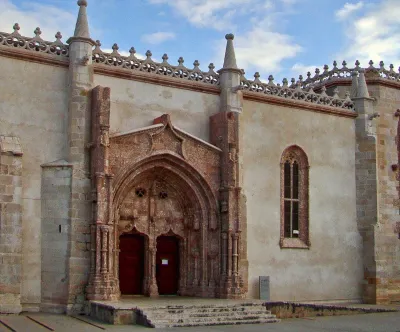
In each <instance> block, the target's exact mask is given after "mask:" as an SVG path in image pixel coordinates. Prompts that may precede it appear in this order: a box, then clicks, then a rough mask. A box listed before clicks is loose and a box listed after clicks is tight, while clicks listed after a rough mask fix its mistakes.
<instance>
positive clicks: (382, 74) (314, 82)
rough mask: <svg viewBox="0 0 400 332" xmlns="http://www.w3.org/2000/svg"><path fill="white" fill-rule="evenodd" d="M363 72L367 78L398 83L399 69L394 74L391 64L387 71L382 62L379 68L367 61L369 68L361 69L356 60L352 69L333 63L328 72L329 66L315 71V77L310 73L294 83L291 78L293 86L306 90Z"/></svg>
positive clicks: (345, 63) (399, 78)
mask: <svg viewBox="0 0 400 332" xmlns="http://www.w3.org/2000/svg"><path fill="white" fill-rule="evenodd" d="M363 69H364V70H365V72H366V77H367V78H372V77H373V78H383V79H387V80H390V81H396V82H400V68H399V72H395V70H394V65H393V64H391V65H390V66H389V69H386V68H385V64H384V62H383V61H380V62H379V68H377V67H374V62H373V61H372V60H370V61H369V67H367V68H362V67H360V62H359V61H358V60H357V61H356V62H355V66H354V67H353V68H348V67H347V62H346V61H343V62H342V68H339V67H338V66H337V62H336V61H334V62H333V68H332V69H330V70H329V66H328V65H325V66H324V68H323V72H322V73H321V70H320V69H319V68H316V69H315V75H314V76H313V77H311V76H312V74H311V72H308V73H307V78H306V79H305V80H303V76H302V75H300V76H299V80H298V81H297V82H296V80H295V79H294V78H292V85H293V83H294V82H295V84H298V85H300V86H301V87H302V88H303V89H308V88H314V89H315V88H318V87H321V86H322V85H325V84H326V83H328V82H330V81H337V80H346V81H350V80H351V74H352V73H353V72H360V71H361V70H363Z"/></svg>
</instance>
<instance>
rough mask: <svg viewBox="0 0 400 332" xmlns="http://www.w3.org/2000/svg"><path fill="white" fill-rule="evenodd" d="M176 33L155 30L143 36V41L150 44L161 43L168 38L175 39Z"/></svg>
mask: <svg viewBox="0 0 400 332" xmlns="http://www.w3.org/2000/svg"><path fill="white" fill-rule="evenodd" d="M175 38H176V35H175V34H174V33H173V32H161V31H160V32H155V33H150V34H146V35H143V36H142V41H143V42H145V43H148V44H161V43H163V42H165V41H167V40H172V39H175Z"/></svg>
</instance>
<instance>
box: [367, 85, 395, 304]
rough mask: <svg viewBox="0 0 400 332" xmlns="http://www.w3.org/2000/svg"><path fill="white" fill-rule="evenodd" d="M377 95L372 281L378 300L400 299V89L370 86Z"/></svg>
mask: <svg viewBox="0 0 400 332" xmlns="http://www.w3.org/2000/svg"><path fill="white" fill-rule="evenodd" d="M369 91H370V95H371V96H372V97H376V98H377V99H378V100H377V103H376V105H375V112H377V113H378V114H379V118H377V119H376V120H374V121H376V124H375V127H376V136H377V139H376V140H377V141H376V151H377V174H378V183H377V187H378V207H379V208H378V223H377V224H376V226H375V229H374V230H375V237H374V241H375V255H376V256H375V260H376V276H375V278H372V279H370V280H369V283H372V284H376V302H377V303H388V302H398V301H400V240H399V238H398V237H399V234H398V230H397V231H396V229H395V228H396V222H398V221H399V208H400V204H399V171H398V170H397V171H396V170H394V169H392V165H398V163H399V159H398V149H397V144H398V140H399V137H398V131H397V130H398V129H397V127H398V119H397V118H396V117H395V112H396V109H398V108H399V102H400V90H398V89H395V88H391V87H385V86H383V85H380V86H378V85H375V86H369Z"/></svg>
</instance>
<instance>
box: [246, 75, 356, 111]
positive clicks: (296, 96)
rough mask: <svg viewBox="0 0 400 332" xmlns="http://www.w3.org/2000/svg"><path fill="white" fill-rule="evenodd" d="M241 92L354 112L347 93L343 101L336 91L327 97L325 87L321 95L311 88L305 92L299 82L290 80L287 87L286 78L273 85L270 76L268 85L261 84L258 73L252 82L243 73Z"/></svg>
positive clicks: (272, 79) (272, 78)
mask: <svg viewBox="0 0 400 332" xmlns="http://www.w3.org/2000/svg"><path fill="white" fill-rule="evenodd" d="M241 90H244V91H250V92H257V93H262V94H265V95H270V96H275V97H281V98H286V99H291V100H299V101H303V102H307V103H313V104H319V105H325V106H332V107H337V108H342V109H346V110H354V104H353V102H352V100H351V99H350V94H349V93H347V94H346V98H345V99H342V98H340V97H339V95H338V90H335V91H334V95H333V96H328V94H327V93H326V88H325V86H322V88H321V93H316V92H314V90H313V89H312V87H310V88H308V89H307V90H306V89H305V88H303V87H302V85H301V82H295V80H294V79H292V80H291V85H289V82H288V80H287V79H286V78H284V79H283V81H282V85H280V84H275V83H274V77H273V76H272V75H270V76H269V77H268V83H263V82H262V81H261V80H260V74H259V73H258V72H257V73H255V74H254V80H253V81H251V80H248V79H246V78H245V77H244V72H243V76H242V80H241Z"/></svg>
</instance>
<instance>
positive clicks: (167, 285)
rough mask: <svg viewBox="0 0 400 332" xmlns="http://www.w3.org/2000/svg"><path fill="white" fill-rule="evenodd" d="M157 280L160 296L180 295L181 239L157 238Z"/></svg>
mask: <svg viewBox="0 0 400 332" xmlns="http://www.w3.org/2000/svg"><path fill="white" fill-rule="evenodd" d="M156 278H157V285H158V293H159V294H160V295H174V294H177V293H178V285H179V239H178V238H177V237H175V236H159V237H158V238H157V255H156Z"/></svg>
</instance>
